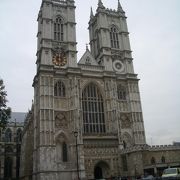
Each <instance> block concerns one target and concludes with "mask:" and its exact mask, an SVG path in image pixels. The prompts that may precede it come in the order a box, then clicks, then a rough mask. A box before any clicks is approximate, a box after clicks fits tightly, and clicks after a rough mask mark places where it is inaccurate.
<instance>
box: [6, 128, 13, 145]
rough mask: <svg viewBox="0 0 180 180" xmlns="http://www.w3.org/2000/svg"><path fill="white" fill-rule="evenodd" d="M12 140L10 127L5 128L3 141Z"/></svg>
mask: <svg viewBox="0 0 180 180" xmlns="http://www.w3.org/2000/svg"><path fill="white" fill-rule="evenodd" d="M11 141H12V131H11V129H9V128H8V129H7V130H6V132H5V142H11Z"/></svg>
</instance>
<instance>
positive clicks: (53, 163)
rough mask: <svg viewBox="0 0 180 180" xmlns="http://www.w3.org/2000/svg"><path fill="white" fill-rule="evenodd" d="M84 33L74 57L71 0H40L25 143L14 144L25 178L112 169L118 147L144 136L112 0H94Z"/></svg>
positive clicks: (121, 23) (122, 18) (124, 32)
mask: <svg viewBox="0 0 180 180" xmlns="http://www.w3.org/2000/svg"><path fill="white" fill-rule="evenodd" d="M89 34H90V42H89V44H90V49H89V48H88V46H87V48H86V51H85V53H84V55H83V56H82V57H81V59H80V60H78V59H77V49H76V44H77V42H76V22H75V2H74V0H42V4H41V8H40V11H39V15H38V34H37V37H38V48H37V62H36V64H37V74H36V76H35V78H34V82H33V87H34V103H33V106H32V112H31V114H30V115H29V116H30V117H29V119H30V122H31V123H30V125H29V126H28V128H29V130H27V132H30V133H25V135H24V139H26V141H28V142H30V141H31V142H32V143H30V144H28V146H29V147H28V146H26V145H24V146H22V153H23V152H26V155H25V156H24V157H23V156H22V162H24V164H25V165H24V166H23V168H24V169H25V168H26V169H27V171H28V170H29V172H26V173H25V170H24V169H22V172H24V174H28V173H29V174H31V178H32V179H33V180H75V179H78V177H79V179H81V180H83V179H102V178H109V177H117V176H120V175H122V174H123V172H124V171H125V170H126V166H127V164H126V156H123V155H122V154H121V152H122V151H123V150H124V149H126V148H130V147H135V146H140V145H142V146H143V145H145V144H146V139H145V130H144V122H143V115H142V108H141V100H140V93H139V87H138V81H139V79H138V78H137V74H135V72H134V68H133V58H132V55H131V53H132V51H131V48H130V42H129V33H128V28H127V23H126V15H125V12H124V11H123V9H122V6H121V4H120V2H119V1H118V7H117V10H109V9H107V8H105V6H104V5H103V2H102V1H101V0H99V2H98V7H97V10H96V13H95V14H93V11H92V10H91V14H90V20H89ZM28 139H29V140H28ZM24 141H25V140H24ZM24 144H26V143H25V142H24ZM25 149H26V150H25ZM28 151H29V154H28ZM27 160H29V162H31V163H32V165H30V164H29V163H25V161H27ZM27 166H28V167H29V168H27ZM30 169H31V170H30ZM22 174H23V173H22Z"/></svg>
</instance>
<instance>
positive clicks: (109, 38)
mask: <svg viewBox="0 0 180 180" xmlns="http://www.w3.org/2000/svg"><path fill="white" fill-rule="evenodd" d="M126 19H127V17H126V15H125V12H124V10H123V8H122V6H121V4H120V1H119V0H118V2H117V9H116V10H112V9H108V8H106V7H105V6H104V4H103V2H102V0H99V1H98V7H97V9H96V13H95V14H94V13H93V10H92V9H91V13H90V21H89V36H90V47H91V53H92V56H93V57H94V59H95V60H96V62H97V63H98V64H99V66H103V68H104V73H105V74H107V73H110V74H113V76H114V77H116V80H115V83H116V87H115V88H114V89H116V91H117V92H118V96H117V97H115V98H114V99H115V101H114V100H113V99H112V104H116V108H115V109H116V116H117V119H119V120H118V122H119V124H120V128H119V132H120V135H119V139H120V144H123V143H124V147H127V143H126V142H128V141H129V142H130V140H127V139H130V138H128V137H130V136H131V137H132V140H131V144H133V145H138V144H145V143H146V140H145V131H144V122H143V116H142V108H141V100H140V93H139V85H138V81H139V79H138V78H137V74H135V73H134V67H133V58H132V51H131V47H130V40H129V32H128V27H127V21H126ZM121 86H122V87H123V88H124V90H123V91H122V89H121V88H122V87H121ZM120 89H121V90H120ZM123 92H124V93H123ZM115 93H116V92H115ZM115 93H114V94H115ZM112 94H113V93H112ZM122 94H124V95H123V96H124V97H122V96H121V95H122ZM125 94H126V95H125ZM113 101H114V102H113ZM123 104H124V105H125V104H126V106H127V108H126V109H124V108H123V106H124V105H123ZM109 111H111V110H109ZM125 116H129V119H130V121H129V123H131V125H129V127H128V128H127V127H125V125H124V124H123V123H124V122H127V121H126V120H125V119H126V118H125ZM126 133H127V134H128V135H127V134H126Z"/></svg>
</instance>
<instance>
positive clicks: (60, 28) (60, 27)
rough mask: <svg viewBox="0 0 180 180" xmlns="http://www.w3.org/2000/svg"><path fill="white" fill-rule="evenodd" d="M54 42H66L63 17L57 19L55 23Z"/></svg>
mask: <svg viewBox="0 0 180 180" xmlns="http://www.w3.org/2000/svg"><path fill="white" fill-rule="evenodd" d="M54 40H56V41H64V24H63V20H62V18H61V17H57V18H56V20H55V22H54Z"/></svg>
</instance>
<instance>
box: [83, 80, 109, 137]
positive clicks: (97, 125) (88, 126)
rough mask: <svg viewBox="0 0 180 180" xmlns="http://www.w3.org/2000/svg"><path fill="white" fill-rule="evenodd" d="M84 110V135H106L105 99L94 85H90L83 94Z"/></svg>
mask: <svg viewBox="0 0 180 180" xmlns="http://www.w3.org/2000/svg"><path fill="white" fill-rule="evenodd" d="M82 109H83V126H84V133H85V134H88V133H90V134H92V133H94V134H98V133H105V132H106V130H105V118H104V105H103V98H102V95H101V93H100V91H99V89H98V88H97V87H96V85H95V84H93V83H90V84H89V85H88V86H87V87H86V88H85V89H84V90H83V92H82Z"/></svg>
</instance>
